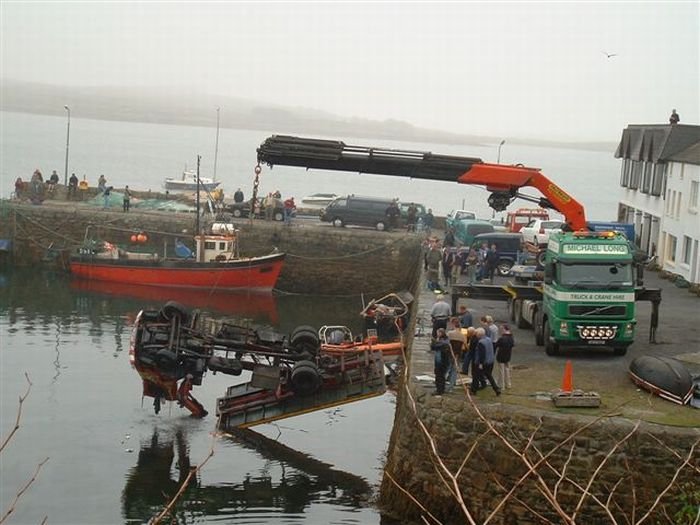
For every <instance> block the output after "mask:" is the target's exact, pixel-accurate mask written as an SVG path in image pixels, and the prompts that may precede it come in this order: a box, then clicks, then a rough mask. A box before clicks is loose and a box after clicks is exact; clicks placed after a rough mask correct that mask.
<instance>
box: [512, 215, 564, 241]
mask: <svg viewBox="0 0 700 525" xmlns="http://www.w3.org/2000/svg"><path fill="white" fill-rule="evenodd" d="M563 226H564V221H553V220H547V221H545V220H542V219H533V220H531V221H530V222H529V223H528V224H527V226H525V227H524V228H521V230H520V233H521V234H522V236H523V240H524V241H525V242H531V243H532V244H534V245H536V246H539V245H541V244H547V243H548V242H549V234H550V233H551V232H553V231H559V230H561V229H562V227H563Z"/></svg>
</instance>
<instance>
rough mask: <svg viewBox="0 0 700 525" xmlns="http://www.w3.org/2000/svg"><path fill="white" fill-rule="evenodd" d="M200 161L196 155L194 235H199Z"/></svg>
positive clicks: (200, 158) (199, 157)
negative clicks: (195, 216) (195, 217)
mask: <svg viewBox="0 0 700 525" xmlns="http://www.w3.org/2000/svg"><path fill="white" fill-rule="evenodd" d="M200 160H202V156H201V155H197V219H196V222H195V227H194V233H195V235H199V161H200Z"/></svg>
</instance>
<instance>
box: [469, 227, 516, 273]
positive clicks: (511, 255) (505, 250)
mask: <svg viewBox="0 0 700 525" xmlns="http://www.w3.org/2000/svg"><path fill="white" fill-rule="evenodd" d="M482 243H487V245H488V246H489V247H491V245H493V244H495V245H496V251H497V252H498V274H499V275H502V276H506V275H508V274H509V273H510V269H511V268H512V267H513V265H514V264H515V263H516V261H517V260H518V253H519V252H520V249H521V244H522V236H521V235H520V234H519V233H507V232H492V233H481V234H479V235H477V236H476V237H474V240H473V241H472V244H471V247H472V248H474V249H475V250H478V249H479V248H480V247H481V245H482ZM460 250H462V251H463V250H467V251H468V250H469V249H468V248H467V247H463V248H460ZM464 259H466V256H465V257H463V260H464Z"/></svg>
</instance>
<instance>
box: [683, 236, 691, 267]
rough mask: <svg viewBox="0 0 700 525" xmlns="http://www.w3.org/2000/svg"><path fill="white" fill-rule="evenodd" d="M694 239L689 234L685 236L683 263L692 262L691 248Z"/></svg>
mask: <svg viewBox="0 0 700 525" xmlns="http://www.w3.org/2000/svg"><path fill="white" fill-rule="evenodd" d="M692 242H693V241H692V239H691V238H690V237H688V236H687V235H684V236H683V263H684V264H690V248H691V246H692Z"/></svg>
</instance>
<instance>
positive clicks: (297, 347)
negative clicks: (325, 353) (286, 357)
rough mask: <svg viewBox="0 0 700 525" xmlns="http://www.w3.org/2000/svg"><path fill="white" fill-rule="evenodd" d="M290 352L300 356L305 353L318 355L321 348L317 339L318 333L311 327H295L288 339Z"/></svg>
mask: <svg viewBox="0 0 700 525" xmlns="http://www.w3.org/2000/svg"><path fill="white" fill-rule="evenodd" d="M289 345H290V350H292V352H294V353H297V354H301V353H304V352H306V353H307V354H310V355H316V354H318V350H319V348H320V347H321V344H320V341H319V339H318V332H317V331H316V330H315V329H314V328H313V327H311V326H306V325H302V326H297V327H296V328H295V329H294V330H293V331H292V334H291V335H290V337H289Z"/></svg>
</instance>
